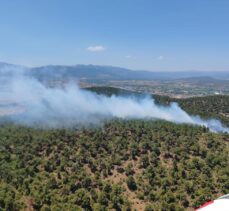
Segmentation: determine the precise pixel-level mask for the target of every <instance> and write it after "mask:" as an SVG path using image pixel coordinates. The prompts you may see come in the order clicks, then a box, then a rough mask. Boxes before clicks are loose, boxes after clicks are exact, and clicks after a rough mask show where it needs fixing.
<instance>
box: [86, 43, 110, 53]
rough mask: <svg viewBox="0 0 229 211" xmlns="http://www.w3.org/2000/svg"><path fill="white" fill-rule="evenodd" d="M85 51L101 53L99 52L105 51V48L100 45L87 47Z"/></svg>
mask: <svg viewBox="0 0 229 211" xmlns="http://www.w3.org/2000/svg"><path fill="white" fill-rule="evenodd" d="M87 50H88V51H90V52H101V51H105V50H106V48H105V47H104V46H102V45H95V46H89V47H87Z"/></svg>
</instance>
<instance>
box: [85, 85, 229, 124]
mask: <svg viewBox="0 0 229 211" xmlns="http://www.w3.org/2000/svg"><path fill="white" fill-rule="evenodd" d="M88 90H90V91H94V92H96V93H98V94H104V95H108V96H111V95H112V94H115V95H128V94H129V95H132V96H143V95H144V93H138V92H131V91H126V90H123V89H119V88H113V87H91V88H88ZM152 97H153V98H154V99H155V102H156V103H158V104H164V105H168V104H169V103H171V102H178V103H179V105H180V107H181V108H182V109H184V110H185V111H187V112H188V113H189V114H193V115H200V116H201V117H203V118H216V119H219V120H221V121H222V122H223V123H224V124H225V125H227V126H229V96H228V95H213V96H205V97H192V98H184V99H177V98H171V97H168V96H161V95H153V96H152Z"/></svg>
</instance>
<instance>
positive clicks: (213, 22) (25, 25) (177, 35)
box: [0, 0, 229, 71]
mask: <svg viewBox="0 0 229 211" xmlns="http://www.w3.org/2000/svg"><path fill="white" fill-rule="evenodd" d="M0 61H4V62H9V63H16V64H24V65H30V66H37V65H46V64H64V65H73V64H98V65H113V66H121V67H127V68H132V69H138V70H143V69H146V70H152V71H182V70H229V1H228V0H65V1H64V0H13V1H9V0H0Z"/></svg>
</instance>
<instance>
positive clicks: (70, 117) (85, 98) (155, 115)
mask: <svg viewBox="0 0 229 211" xmlns="http://www.w3.org/2000/svg"><path fill="white" fill-rule="evenodd" d="M26 71H29V70H26ZM5 72H6V73H7V74H4V71H3V70H1V71H0V74H1V76H0V78H1V84H2V86H4V89H1V90H0V98H1V100H2V101H3V100H4V101H9V102H13V103H15V104H17V105H18V106H20V107H23V108H24V110H23V112H21V113H19V114H17V115H15V114H14V115H9V118H10V119H11V120H12V121H14V122H15V123H18V124H23V125H29V126H31V125H32V126H34V125H37V124H38V125H42V126H48V127H67V126H71V125H73V124H91V123H92V124H96V123H99V122H101V121H102V120H103V119H112V118H121V119H144V118H147V119H162V120H166V121H170V122H174V123H186V124H194V125H201V126H205V127H208V128H209V129H210V130H211V131H214V132H227V133H229V128H227V127H224V126H223V125H222V124H221V122H220V121H218V120H215V119H210V120H203V119H201V118H200V117H198V116H191V115H189V114H187V113H186V112H185V111H184V110H182V109H181V108H180V107H179V105H178V104H177V103H172V104H171V105H169V106H159V105H157V104H155V102H154V100H153V99H152V98H151V97H149V96H146V97H144V98H143V97H142V98H134V97H126V96H125V97H124V96H115V95H112V96H111V97H108V96H105V95H99V94H95V93H92V92H89V91H86V90H82V89H80V88H79V87H78V86H77V85H76V84H75V83H69V84H68V85H66V86H65V87H64V88H50V87H47V86H45V85H44V84H43V83H41V82H40V81H38V80H37V79H35V78H33V77H31V76H28V75H27V74H24V73H23V72H25V71H21V70H20V71H18V70H16V69H12V71H11V74H8V73H9V72H10V71H9V70H6V71H5ZM6 75H7V76H6Z"/></svg>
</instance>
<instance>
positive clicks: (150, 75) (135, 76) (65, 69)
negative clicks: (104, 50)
mask: <svg viewBox="0 0 229 211" xmlns="http://www.w3.org/2000/svg"><path fill="white" fill-rule="evenodd" d="M17 67H18V68H25V69H26V71H27V73H28V74H30V75H32V76H34V77H36V78H38V79H39V80H59V79H69V78H77V79H85V80H88V81H111V80H175V79H182V78H186V79H187V78H208V79H209V78H212V79H219V80H229V71H183V72H151V71H136V70H130V69H126V68H121V67H113V66H98V65H74V66H65V65H48V66H41V67H32V68H29V67H24V66H20V65H12V64H8V63H1V62H0V74H3V71H2V70H4V69H10V68H13V69H14V70H15V71H16V69H15V68H17Z"/></svg>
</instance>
